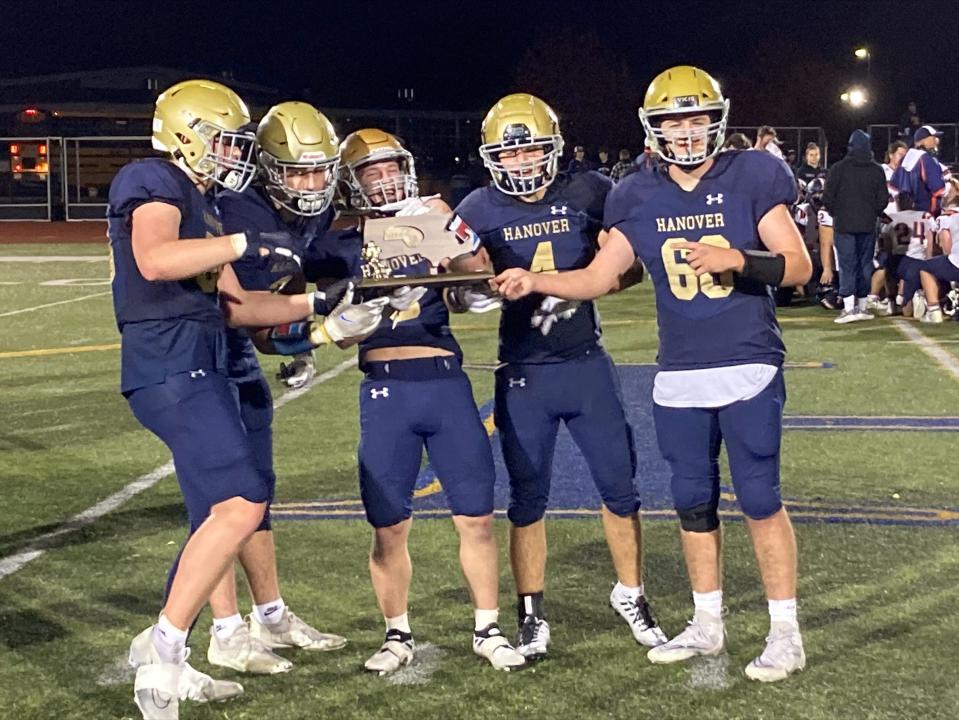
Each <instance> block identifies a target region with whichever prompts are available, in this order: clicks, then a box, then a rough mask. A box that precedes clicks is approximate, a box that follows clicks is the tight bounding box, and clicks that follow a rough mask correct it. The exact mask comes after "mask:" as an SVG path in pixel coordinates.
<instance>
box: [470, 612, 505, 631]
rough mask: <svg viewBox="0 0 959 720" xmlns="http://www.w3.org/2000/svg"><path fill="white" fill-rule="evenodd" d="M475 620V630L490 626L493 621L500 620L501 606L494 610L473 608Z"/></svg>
mask: <svg viewBox="0 0 959 720" xmlns="http://www.w3.org/2000/svg"><path fill="white" fill-rule="evenodd" d="M473 621H474V622H473V629H474V630H483V629H485V628H488V627H489V626H490V625H492V624H493V623H498V622H499V608H495V609H493V610H480V609H479V608H476V609H475V610H473Z"/></svg>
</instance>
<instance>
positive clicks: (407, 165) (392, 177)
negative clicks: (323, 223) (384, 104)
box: [340, 128, 419, 212]
mask: <svg viewBox="0 0 959 720" xmlns="http://www.w3.org/2000/svg"><path fill="white" fill-rule="evenodd" d="M387 161H392V162H395V163H396V164H397V169H398V172H395V173H394V172H393V171H392V168H390V169H386V170H385V171H384V172H383V173H381V174H380V176H379V177H376V178H374V179H369V178H367V179H366V181H365V183H364V182H360V176H361V175H362V174H363V172H362V171H363V169H364V168H366V167H367V166H368V165H372V164H373V163H381V162H387ZM340 164H341V166H342V169H341V171H340V176H341V178H342V180H343V182H344V183H345V184H346V185H347V188H348V192H349V203H350V207H351V208H352V209H353V210H359V211H360V212H369V211H372V210H377V211H380V212H383V211H384V210H388V209H389V207H390V206H392V205H394V204H396V203H403V202H404V201H406V200H409V199H410V198H415V197H418V196H419V185H418V184H417V181H416V166H415V164H414V162H413V156H412V155H411V154H410V153H409V151H408V150H406V148H404V147H403V145H402V144H401V143H400V141H399V140H398V139H397V138H396V137H394V136H393V135H390V134H389V133H388V132H384V131H383V130H378V129H376V128H364V129H363V130H357V131H356V132H352V133H350V134H349V135H347V136H346V138H345V139H344V140H343V142H342V143H340Z"/></svg>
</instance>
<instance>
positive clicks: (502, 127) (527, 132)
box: [479, 93, 563, 195]
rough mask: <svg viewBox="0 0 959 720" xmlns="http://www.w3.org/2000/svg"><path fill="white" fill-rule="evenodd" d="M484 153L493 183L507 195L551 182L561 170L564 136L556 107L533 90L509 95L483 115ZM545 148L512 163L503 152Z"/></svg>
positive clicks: (529, 191)
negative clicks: (538, 153)
mask: <svg viewBox="0 0 959 720" xmlns="http://www.w3.org/2000/svg"><path fill="white" fill-rule="evenodd" d="M480 132H481V135H482V139H483V144H482V145H480V148H479V152H480V157H482V158H483V164H484V165H485V166H486V169H487V170H489V172H490V175H492V176H493V183H494V184H495V185H496V187H497V188H498V189H499V190H501V191H502V192H504V193H506V194H507V195H529V194H531V193H534V192H536V191H537V190H539V189H540V188H544V187H547V186H549V184H550V183H552V182H553V180H555V179H556V175H557V174H558V172H559V157H560V155H562V154H563V137H562V135H561V134H560V131H559V119H558V118H557V117H556V113H555V112H553V109H552V108H551V107H550V106H549V105H547V104H546V103H544V102H543V101H542V100H540V99H539V98H538V97H535V96H533V95H530V94H529V93H515V94H513V95H507V96H506V97H504V98H502V99H501V100H500V101H499V102H497V103H496V104H495V105H494V106H493V107H492V108H490V111H489V112H488V113H486V117H485V118H484V119H483V125H482V127H481V129H480ZM535 148H542V150H543V154H542V156H540V157H536V158H533V159H531V160H523V161H521V162H515V163H509V164H508V168H507V165H505V164H504V163H503V162H502V158H501V157H500V155H501V154H502V153H503V152H504V151H506V152H515V151H517V150H523V149H535Z"/></svg>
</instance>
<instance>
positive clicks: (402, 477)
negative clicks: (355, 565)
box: [308, 128, 526, 675]
mask: <svg viewBox="0 0 959 720" xmlns="http://www.w3.org/2000/svg"><path fill="white" fill-rule="evenodd" d="M340 149H341V158H342V172H341V174H342V177H343V180H344V185H345V188H346V194H347V195H348V203H349V209H350V210H351V211H352V213H354V215H353V217H354V218H356V222H354V224H353V227H349V228H347V229H344V230H343V231H341V232H333V233H330V234H328V235H327V236H326V237H325V238H323V240H322V242H319V243H314V247H313V248H312V252H311V259H310V263H309V267H308V271H309V272H310V273H315V274H316V275H318V276H320V277H327V278H336V277H351V276H358V275H362V276H365V277H374V278H376V277H390V276H399V275H403V274H409V275H416V274H420V275H423V274H427V273H428V272H429V269H430V265H429V262H428V261H427V260H425V259H424V258H422V257H418V256H417V255H415V254H411V255H409V256H404V257H400V258H390V259H388V260H387V259H385V258H381V257H379V256H378V255H376V252H375V250H374V249H373V247H372V246H368V247H364V245H363V224H364V218H365V217H366V216H378V217H387V216H392V215H397V216H408V215H419V214H423V213H430V212H434V213H437V212H438V213H446V214H448V213H449V212H450V210H449V207H448V206H447V205H446V203H444V202H443V201H442V200H441V199H440V198H439V197H438V196H434V197H430V198H420V197H419V192H418V186H417V180H416V170H415V165H414V161H413V157H412V155H411V154H410V153H409V152H408V151H407V150H406V149H404V148H403V146H402V145H401V144H400V142H399V141H398V140H397V139H396V138H395V137H394V136H392V135H390V134H389V133H386V132H383V131H382V130H377V129H371V128H370V129H363V130H357V131H356V132H354V133H352V134H350V135H349V136H348V137H347V138H346V139H345V140H344V141H343V142H342V144H341V146H340ZM356 214H358V216H357V215H356ZM483 285H484V286H485V285H486V284H485V283H483ZM466 289H467V290H469V288H468V286H467V288H466ZM454 295H455V296H456V298H457V299H458V300H459V301H460V302H461V303H462V302H467V301H468V302H472V303H473V304H474V309H478V308H479V307H480V306H483V307H486V308H488V309H493V308H495V307H496V300H495V298H491V297H489V295H490V293H489V289H488V287H486V288H485V292H483V293H479V292H466V293H463V292H457V293H454ZM390 305H391V314H390V315H389V316H385V317H384V319H383V321H382V323H381V324H380V327H379V328H378V329H377V330H376V332H374V333H373V334H372V335H370V336H369V337H367V338H365V339H364V340H362V341H361V342H360V344H359V355H360V369H361V370H362V371H363V373H364V378H363V382H362V383H361V384H360V443H359V448H358V450H357V459H358V461H359V480H360V492H361V496H362V500H363V507H364V509H365V511H366V518H367V520H368V522H369V523H370V525H372V527H373V544H372V549H371V551H370V558H369V569H370V576H371V579H372V583H373V590H374V592H375V594H376V599H377V602H378V603H379V607H380V610H381V611H382V613H383V617H384V619H385V622H386V637H385V640H384V642H383V644H382V646H381V647H380V648H379V650H377V651H376V652H375V653H374V654H373V655H372V656H371V657H370V658H369V659H368V660H367V661H366V664H365V667H366V669H367V670H370V671H372V672H376V673H379V674H380V675H383V674H388V673H392V672H395V671H396V670H398V669H400V668H401V667H403V666H404V665H407V664H409V663H410V662H411V661H412V659H413V655H414V651H415V644H414V641H413V632H412V629H411V626H410V620H409V614H408V596H409V588H410V580H411V576H412V563H411V561H410V555H409V550H408V539H409V534H410V528H411V526H412V504H413V491H414V487H415V483H416V478H417V476H418V475H419V472H420V463H421V459H422V454H423V449H424V447H425V449H426V453H427V456H428V457H429V460H430V463H431V464H432V466H433V468H434V469H435V471H436V476H437V477H438V478H439V479H440V481H441V482H442V487H443V491H444V492H445V494H446V499H447V501H448V503H449V506H450V509H451V511H452V515H453V525H454V526H455V528H456V531H457V533H458V534H459V538H460V553H459V557H460V564H461V566H462V569H463V574H464V575H465V577H466V583H467V586H468V587H469V591H470V597H471V598H472V601H473V607H474V631H473V638H472V646H473V651H474V652H475V653H476V654H477V655H480V656H482V657H484V658H485V659H486V660H488V661H489V662H490V664H492V666H493V667H495V668H497V669H499V670H506V671H510V670H518V669H521V668H522V667H523V666H524V665H525V663H526V661H525V658H524V657H523V656H522V655H520V654H519V653H517V652H516V651H515V650H514V649H513V648H512V646H511V645H510V644H509V642H508V641H507V640H506V638H505V637H503V634H502V632H501V631H500V628H499V624H498V622H499V615H498V609H497V607H498V592H499V590H498V581H499V574H498V555H497V547H496V538H495V536H494V534H493V484H494V480H495V475H494V470H493V456H492V451H491V449H490V443H489V438H488V436H487V434H486V429H485V428H484V426H483V422H482V420H481V419H480V416H479V413H478V411H477V409H476V403H475V401H474V399H473V390H472V386H471V384H470V381H469V378H468V377H467V375H466V373H465V372H463V369H462V351H461V350H460V346H459V344H458V343H457V342H456V338H454V337H453V335H452V333H451V332H450V328H449V313H448V311H447V307H446V305H445V304H444V300H443V294H442V293H441V292H440V291H438V290H436V289H432V288H431V289H427V288H425V287H419V288H405V289H401V290H400V291H397V292H394V294H393V297H392V298H391V300H390Z"/></svg>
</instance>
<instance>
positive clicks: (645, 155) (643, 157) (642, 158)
mask: <svg viewBox="0 0 959 720" xmlns="http://www.w3.org/2000/svg"><path fill="white" fill-rule="evenodd" d="M634 164H635V166H636V168H637V169H640V170H655V169H656V168H657V167H659V153H657V152H656V151H655V150H653V141H652V139H651V138H646V139H645V140H644V141H643V152H642V153H640V154H639V155H637V156H636V161H635V163H634Z"/></svg>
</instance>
